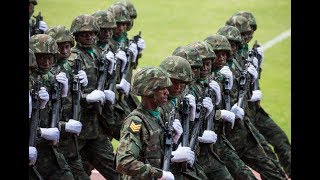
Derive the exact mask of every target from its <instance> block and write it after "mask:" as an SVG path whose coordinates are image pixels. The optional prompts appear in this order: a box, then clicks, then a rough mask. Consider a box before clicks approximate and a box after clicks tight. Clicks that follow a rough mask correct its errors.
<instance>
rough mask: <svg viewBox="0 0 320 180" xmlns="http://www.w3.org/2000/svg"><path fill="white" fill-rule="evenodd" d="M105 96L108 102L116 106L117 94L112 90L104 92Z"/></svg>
mask: <svg viewBox="0 0 320 180" xmlns="http://www.w3.org/2000/svg"><path fill="white" fill-rule="evenodd" d="M104 94H105V95H106V101H109V102H110V103H111V104H114V101H115V99H116V98H115V97H116V95H115V93H114V92H113V91H111V90H104Z"/></svg>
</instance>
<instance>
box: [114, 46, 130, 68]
mask: <svg viewBox="0 0 320 180" xmlns="http://www.w3.org/2000/svg"><path fill="white" fill-rule="evenodd" d="M116 58H118V59H120V60H121V62H122V63H121V72H123V71H124V68H125V67H126V64H127V62H128V58H127V55H126V53H125V52H124V51H122V50H120V51H119V52H117V54H116Z"/></svg>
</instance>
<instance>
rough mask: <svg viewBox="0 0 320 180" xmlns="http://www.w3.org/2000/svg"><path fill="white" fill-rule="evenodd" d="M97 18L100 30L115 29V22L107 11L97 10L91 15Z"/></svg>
mask: <svg viewBox="0 0 320 180" xmlns="http://www.w3.org/2000/svg"><path fill="white" fill-rule="evenodd" d="M92 16H94V17H96V18H97V23H98V25H99V27H100V28H116V27H117V24H116V20H115V18H114V15H113V14H112V13H111V12H110V11H107V10H98V11H96V12H94V13H93V14H92Z"/></svg>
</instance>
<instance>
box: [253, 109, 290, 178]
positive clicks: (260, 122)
mask: <svg viewBox="0 0 320 180" xmlns="http://www.w3.org/2000/svg"><path fill="white" fill-rule="evenodd" d="M256 117H257V119H256V121H254V125H255V126H256V128H257V129H258V130H259V131H260V133H261V134H263V136H264V137H265V138H266V140H267V141H268V142H269V143H270V144H271V145H272V146H273V149H274V152H275V153H276V154H277V156H278V158H279V161H280V163H281V165H282V166H283V167H284V169H285V171H286V173H287V174H288V175H289V177H290V176H291V145H290V142H289V139H288V137H287V135H286V134H285V133H284V131H283V130H282V129H281V128H280V127H279V126H278V125H277V124H276V123H275V122H274V121H273V119H272V118H271V117H270V116H269V115H268V114H267V113H266V112H265V111H264V110H263V109H262V108H260V109H259V111H258V113H257V116H256Z"/></svg>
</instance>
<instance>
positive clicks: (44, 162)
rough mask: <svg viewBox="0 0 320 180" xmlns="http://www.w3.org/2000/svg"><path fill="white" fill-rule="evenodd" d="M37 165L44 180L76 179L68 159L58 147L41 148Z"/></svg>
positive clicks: (47, 146)
mask: <svg viewBox="0 0 320 180" xmlns="http://www.w3.org/2000/svg"><path fill="white" fill-rule="evenodd" d="M35 165H36V167H37V169H38V171H39V173H40V174H41V176H42V177H43V179H53V180H59V179H66V180H73V179H74V177H73V175H72V173H71V169H70V167H69V165H68V163H67V161H66V159H65V158H64V156H63V154H62V153H61V152H59V149H58V148H56V147H52V146H50V145H46V146H41V147H39V151H38V159H37V162H36V164H35Z"/></svg>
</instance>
